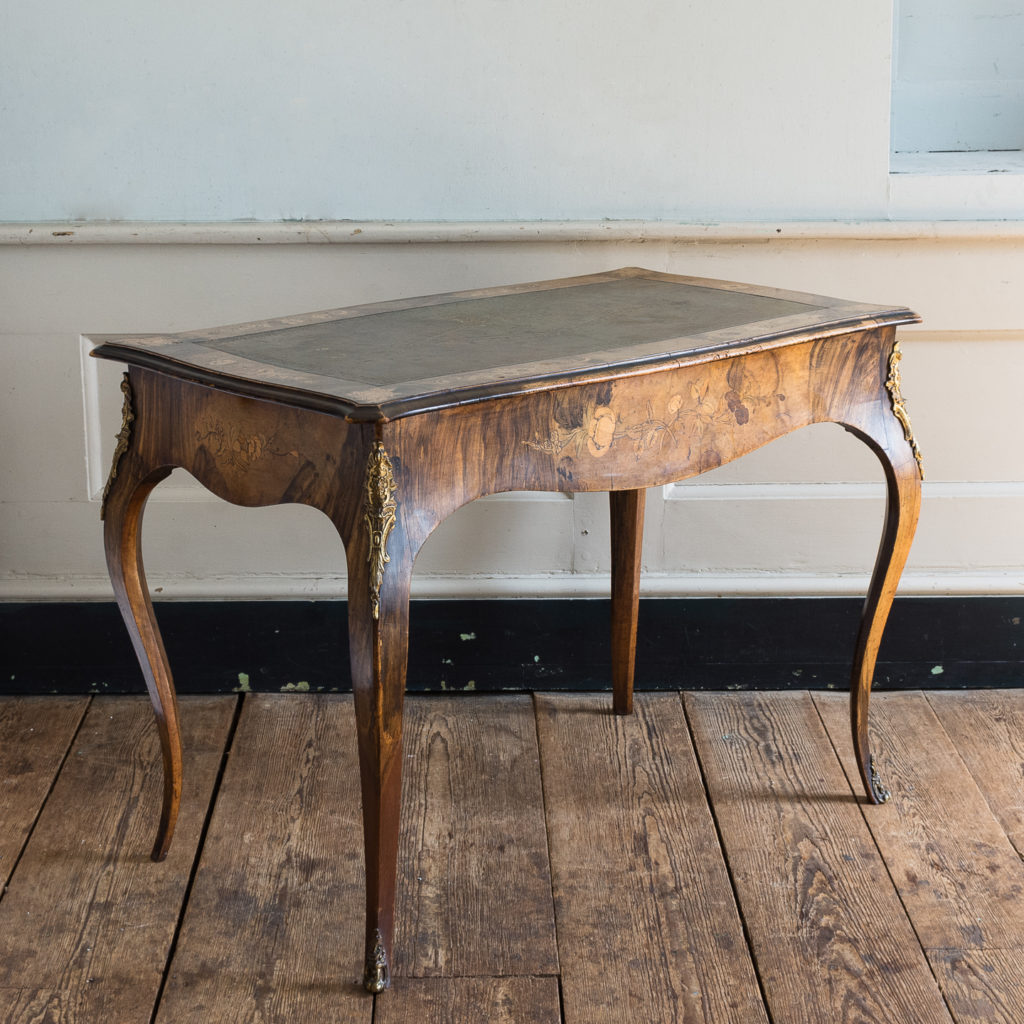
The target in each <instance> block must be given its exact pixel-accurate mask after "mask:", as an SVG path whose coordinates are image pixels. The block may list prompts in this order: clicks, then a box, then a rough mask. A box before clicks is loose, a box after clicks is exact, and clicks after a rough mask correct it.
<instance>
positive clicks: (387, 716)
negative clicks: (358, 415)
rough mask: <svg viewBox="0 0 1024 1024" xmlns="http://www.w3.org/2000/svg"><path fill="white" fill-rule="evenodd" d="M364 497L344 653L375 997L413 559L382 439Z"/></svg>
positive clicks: (392, 836) (390, 880)
mask: <svg viewBox="0 0 1024 1024" xmlns="http://www.w3.org/2000/svg"><path fill="white" fill-rule="evenodd" d="M364 495H365V506H364V509H363V510H362V511H363V514H362V515H361V517H360V520H359V522H358V525H357V526H356V529H355V531H354V534H353V536H352V537H351V539H350V542H349V543H348V544H347V545H346V548H347V557H348V626H349V649H350V656H351V663H352V690H353V693H354V696H355V706H356V728H357V730H358V736H359V769H360V780H361V784H362V795H363V842H364V850H365V856H366V968H365V974H364V978H363V983H364V985H365V987H366V988H367V990H368V991H370V992H374V993H376V992H382V991H383V990H384V989H386V988H387V987H388V986H389V985H390V984H391V948H392V947H391V942H392V936H393V934H394V921H395V873H396V870H397V865H398V829H399V807H400V803H401V795H402V704H403V699H404V695H405V672H406V662H407V652H408V646H409V584H410V578H411V575H412V558H411V556H410V555H409V554H408V552H407V551H406V549H405V546H404V544H403V540H404V535H403V531H402V530H401V527H400V525H399V524H398V516H399V506H398V499H397V497H396V495H397V486H396V483H395V479H394V475H393V467H392V465H391V461H390V459H389V458H388V456H387V453H386V452H385V450H384V448H383V446H382V445H381V444H380V443H379V442H378V443H376V444H375V445H374V446H373V448H372V450H371V452H370V457H369V461H368V466H367V478H366V484H365V487H364ZM396 527H397V529H396ZM392 531H394V534H393V533H392Z"/></svg>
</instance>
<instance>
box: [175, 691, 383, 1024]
mask: <svg viewBox="0 0 1024 1024" xmlns="http://www.w3.org/2000/svg"><path fill="white" fill-rule="evenodd" d="M359 799H360V798H359V767H358V758H357V755H356V731H355V716H354V712H353V706H352V698H351V697H350V696H348V697H346V696H329V695H321V694H317V695H316V696H313V695H290V694H288V695H271V694H266V695H264V694H258V695H253V696H250V697H248V698H246V701H245V704H244V706H243V708H242V714H241V717H240V719H239V722H238V728H237V730H236V732H235V736H234V740H233V742H232V745H231V755H230V757H229V759H228V763H227V766H226V768H225V770H224V777H223V780H222V782H221V786H220V790H219V792H218V795H217V804H216V807H215V809H214V813H213V817H212V819H211V821H210V827H209V832H208V834H207V837H206V843H205V845H204V847H203V853H202V858H201V860H200V862H199V869H198V871H197V872H196V877H195V882H194V884H193V887H192V894H191V898H190V899H189V905H188V910H187V913H186V914H185V919H184V922H183V925H182V929H181V935H180V937H179V939H178V945H177V949H176V951H175V955H174V959H173V961H172V963H171V968H170V973H169V974H168V977H167V984H166V988H165V990H164V994H163V999H162V1001H161V1004H160V1013H159V1015H158V1017H157V1021H158V1024H179V1022H181V1021H191V1020H195V1021H202V1022H203V1024H228V1022H236V1024H270V1022H281V1024H286V1022H291V1021H304V1020H311V1021H312V1020H315V1021H317V1022H318V1024H370V1020H371V1017H372V1013H373V1000H372V999H371V998H370V997H368V996H367V994H366V993H365V992H364V991H363V989H362V986H361V984H360V981H361V978H362V955H363V923H362V922H363V913H364V908H365V903H364V899H363V849H362V819H361V816H360V810H359V807H360V803H359Z"/></svg>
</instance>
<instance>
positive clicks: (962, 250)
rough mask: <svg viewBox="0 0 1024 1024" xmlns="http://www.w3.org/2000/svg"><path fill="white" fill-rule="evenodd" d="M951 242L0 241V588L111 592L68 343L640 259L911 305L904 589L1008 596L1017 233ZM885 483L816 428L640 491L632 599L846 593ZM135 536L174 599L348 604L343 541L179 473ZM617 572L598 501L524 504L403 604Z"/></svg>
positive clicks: (93, 385) (1018, 463)
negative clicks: (233, 501)
mask: <svg viewBox="0 0 1024 1024" xmlns="http://www.w3.org/2000/svg"><path fill="white" fill-rule="evenodd" d="M535 227H536V226H535ZM963 229H964V226H963V225H952V226H946V227H943V226H941V225H935V226H932V229H931V233H932V235H933V237H930V238H902V239H900V238H895V239H888V238H885V237H882V238H880V239H879V238H876V239H872V238H871V237H852V238H843V237H830V233H832V234H838V235H842V234H843V233H844V229H843V228H842V227H838V228H837V227H834V226H832V225H819V226H818V228H817V230H816V231H815V230H813V229H810V228H807V227H805V228H803V229H801V230H800V231H798V232H796V234H797V235H798V237H794V238H789V237H787V235H786V234H785V233H783V234H782V235H781V236H776V237H775V238H774V239H770V240H766V239H765V238H760V237H758V238H748V240H747V241H742V240H738V239H735V238H734V239H733V240H731V241H730V240H725V241H717V240H714V238H710V239H709V238H708V237H706V236H705V237H701V234H700V232H697V233H695V234H694V235H693V236H692V237H689V238H683V239H680V240H677V241H671V240H651V241H647V242H642V243H641V242H627V241H616V242H586V243H578V244H573V243H569V242H557V241H554V242H537V241H529V242H527V241H520V242H503V243H487V242H452V243H448V244H436V243H424V244H394V245H391V244H373V243H370V244H330V243H324V244H297V245H296V244H284V245H279V244H273V243H256V242H254V243H253V244H250V245H240V244H234V245H219V244H210V243H207V244H194V245H180V244H173V245H172V244H153V245H127V244H125V245H120V244H102V245H90V244H85V245H81V244H79V243H77V242H72V243H70V244H62V243H59V242H57V243H54V244H42V245H25V246H17V245H7V246H2V247H0V280H2V281H3V282H4V286H5V289H6V295H5V298H4V301H3V303H2V305H3V308H4V311H5V312H4V319H5V324H6V326H5V333H4V334H3V335H2V337H0V380H2V381H3V382H4V383H3V388H4V400H3V403H2V405H0V436H3V437H4V438H5V441H6V443H5V444H4V446H3V455H2V458H0V494H2V495H3V504H2V506H0V528H2V531H3V535H2V547H3V563H4V564H3V575H2V576H0V595H3V596H5V597H8V598H33V597H38V598H53V597H73V596H76V595H77V596H83V597H99V596H105V595H107V594H108V593H109V591H108V585H107V583H106V577H105V572H104V568H103V561H102V546H101V542H100V529H99V520H98V515H99V504H98V497H99V494H100V491H101V489H102V482H103V479H104V477H105V474H106V470H107V466H108V464H109V459H110V455H111V451H112V448H113V439H114V436H115V434H116V432H117V428H118V426H119V423H120V405H121V403H120V394H119V392H118V387H117V385H118V379H119V372H118V368H117V367H116V366H115V365H113V364H108V363H100V362H98V361H96V360H84V359H83V357H82V353H81V344H80V338H79V335H80V333H82V332H86V331H94V332H122V331H128V330H137V331H168V330H181V329H185V328H188V327H198V326H201V325H203V324H215V323H231V322H237V321H239V320H244V319H248V318H259V317H263V316H271V315H275V314H284V313H289V312H296V311H301V310H305V309H317V308H325V307H329V306H333V305H339V304H348V303H355V302H364V301H373V300H377V299H382V298H385V297H395V296H400V295H413V294H424V293H429V292H435V291H445V290H449V289H452V288H467V287H477V286H486V285H493V284H497V283H500V282H511V281H525V280H531V279H539V278H550V277H557V276H561V275H568V274H582V273H587V272H591V271H595V270H600V269H607V268H611V267H616V266H623V265H630V264H633V265H636V264H641V265H645V266H649V267H652V268H654V269H658V270H665V271H669V272H676V273H689V274H694V273H699V274H703V275H709V276H714V277H721V278H726V279H733V280H748V281H759V282H762V283H765V284H768V285H776V286H779V287H788V288H795V287H800V288H803V289H807V290H811V291H815V292H821V293H824V294H840V295H843V296H847V297H850V298H855V299H865V300H868V301H877V302H880V303H887V302H905V303H907V304H909V305H911V306H913V307H915V308H916V309H918V310H919V311H920V312H921V313H922V314H923V315H924V316H925V319H926V324H925V325H924V327H922V328H911V329H908V330H907V331H906V332H905V333H904V339H905V341H904V348H905V350H906V356H905V361H904V374H903V376H904V393H905V395H906V397H907V399H908V403H909V408H910V411H911V415H912V417H913V421H914V426H915V431H916V433H917V436H918V439H919V441H920V443H921V445H922V448H923V449H924V455H925V464H926V467H927V471H928V480H927V482H926V484H925V505H924V512H923V514H922V518H921V526H920V531H919V535H918V539H917V542H916V545H915V548H914V551H913V553H912V555H911V563H910V569H909V572H908V576H907V580H906V587H905V589H906V590H907V591H908V592H910V591H916V592H928V593H930V592H997V593H998V592H1003V591H1006V592H1011V591H1018V590H1020V589H1022V588H1024V535H1022V532H1021V531H1020V529H1019V525H1018V524H1019V523H1020V522H1021V521H1024V448H1022V446H1021V445H1019V444H1017V443H1016V440H1015V439H1016V437H1017V435H1018V433H1019V426H1018V423H1019V410H1020V405H1021V400H1020V382H1021V380H1024V323H1022V320H1021V303H1020V298H1019V297H1020V295H1022V294H1024V259H1022V253H1021V241H1020V234H1019V233H1018V235H1017V237H1014V236H1012V235H1011V236H1010V237H1006V238H1002V239H1000V238H999V237H992V235H991V233H988V234H987V235H982V236H980V237H976V236H972V235H970V234H968V233H966V232H965V231H964V230H963ZM125 230H126V233H127V231H128V230H129V229H125ZM130 230H137V229H130ZM232 230H233V229H232ZM254 230H256V229H254ZM272 230H273V229H271V231H272ZM537 230H540V228H537ZM370 233H372V227H371V226H369V225H368V226H367V234H370ZM847 233H852V234H853V235H855V236H856V235H857V234H858V232H856V231H853V232H847ZM859 233H860V234H861V235H862V236H868V235H869V234H870V226H869V228H868V229H862V230H861V231H860V232H859ZM919 233H920V234H923V232H919ZM944 234H945V235H946V237H943V235H944ZM800 235H805V236H809V237H799V236H800ZM357 237H358V236H357ZM83 424H84V426H83ZM880 481H881V473H880V469H879V467H878V466H877V464H876V463H875V461H874V459H873V457H872V456H870V454H869V453H868V452H867V449H865V448H864V447H863V446H861V445H860V444H859V443H858V442H857V441H856V440H854V439H853V438H852V437H851V436H849V435H847V434H846V433H844V432H843V431H842V430H841V429H839V428H837V427H832V426H827V425H823V426H818V427H813V428H808V429H806V430H804V431H801V432H798V433H797V434H795V435H792V436H791V437H789V438H786V439H783V440H782V441H779V442H776V443H774V444H773V445H770V446H769V447H767V448H765V449H762V450H761V451H760V452H757V453H754V454H752V455H750V456H748V457H746V458H744V459H742V460H739V461H737V462H735V463H733V464H731V465H729V466H726V467H723V468H722V469H720V470H717V471H715V472H713V473H710V474H707V475H705V476H703V477H701V478H699V479H697V480H695V481H692V482H688V483H685V484H682V485H678V486H674V487H669V488H666V489H664V490H657V491H654V492H652V493H651V495H650V498H649V511H648V523H647V527H648V528H647V538H646V548H645V566H646V569H647V573H648V575H647V577H646V580H645V588H646V591H647V592H648V593H662V594H677V593H678V594H685V593H709V592H710V593H718V592H725V593H756V594H775V593H848V592H857V591H858V590H860V589H862V588H863V587H864V585H865V575H866V573H867V571H868V569H869V568H870V565H871V563H872V560H873V557H874V551H875V547H876V546H877V540H878V534H879V530H880V525H881V510H882V492H881V485H880ZM145 535H146V540H147V546H146V552H147V563H148V568H149V576H150V581H151V583H152V585H153V586H154V587H159V588H162V593H163V594H164V595H165V596H171V597H192V596H217V595H232V594H233V595H244V596H247V597H272V596H309V595H317V594H337V593H341V592H343V584H342V579H343V576H344V556H343V553H342V551H341V549H340V546H339V544H338V542H337V540H336V538H335V536H334V533H333V528H332V527H331V526H330V524H329V523H328V522H327V520H326V519H324V518H322V517H321V516H320V515H319V513H316V512H314V511H312V510H309V509H305V508H292V507H289V508H275V509H263V510H251V509H236V508H233V507H231V506H228V505H224V504H222V503H220V502H218V501H216V499H214V498H212V497H210V496H209V495H207V494H206V493H205V492H203V491H202V490H201V489H199V488H198V486H196V485H194V484H191V483H190V481H188V479H187V478H183V479H180V480H179V479H178V478H177V475H175V477H172V479H171V480H169V481H167V482H166V483H164V484H162V485H161V487H160V488H158V489H157V491H156V493H155V494H154V497H153V498H152V499H151V503H150V511H149V512H148V513H147V521H146V534H145ZM607 569H608V528H607V510H606V502H605V500H604V497H603V496H602V495H581V496H578V497H576V498H575V499H569V498H565V497H561V496H557V495H552V496H533V497H526V496H518V495H514V496H508V497H499V498H493V499H485V500H483V501H480V502H477V503H475V504H473V505H471V506H469V507H467V508H465V509H462V510H460V511H459V512H458V513H456V515H455V516H453V517H452V518H451V519H450V520H449V521H448V522H447V523H446V524H445V525H444V526H442V528H441V529H440V530H439V531H438V532H437V533H436V534H435V535H434V536H433V537H432V538H431V539H430V540H429V541H428V543H427V546H426V548H425V549H424V551H423V553H422V555H421V559H420V561H419V562H418V564H417V576H416V593H417V594H419V595H421V596H423V595H437V596H445V595H472V594H479V595H503V594H543V593H551V594H569V593H585V594H593V593H601V592H603V591H604V589H605V588H606V586H607V577H606V576H602V575H601V574H602V573H604V572H606V571H607Z"/></svg>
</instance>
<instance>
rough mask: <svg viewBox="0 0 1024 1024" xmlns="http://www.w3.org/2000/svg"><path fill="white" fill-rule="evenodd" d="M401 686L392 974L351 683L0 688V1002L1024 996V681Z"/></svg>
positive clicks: (213, 1017)
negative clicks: (846, 685)
mask: <svg viewBox="0 0 1024 1024" xmlns="http://www.w3.org/2000/svg"><path fill="white" fill-rule="evenodd" d="M609 709H610V695H596V696H591V695H583V696H580V695H564V696H563V695H553V694H538V695H536V696H535V697H533V698H531V697H529V696H496V697H484V696H479V697H415V698H409V700H408V702H407V712H406V730H405V732H406V741H405V742H406V749H405V773H406V774H405V784H404V788H403V804H404V806H403V833H402V839H401V850H400V865H401V867H400V872H401V874H400V877H399V885H398V900H397V925H396V931H397V936H396V942H397V950H396V955H395V965H394V968H395V971H394V973H395V979H394V983H393V986H392V988H391V990H390V991H388V992H386V993H384V994H383V995H381V996H377V997H371V996H369V995H367V994H365V993H364V992H363V991H362V989H361V988H360V986H359V976H360V958H361V949H360V944H361V937H362V920H361V915H362V875H363V867H362V842H361V826H360V811H359V780H358V766H357V762H356V754H355V723H354V716H353V711H352V702H351V697H345V696H329V695H316V696H313V695H307V694H303V695H291V694H286V695H279V696H277V695H265V694H250V695H246V696H238V697H233V696H228V697H187V698H184V699H183V700H182V721H183V732H184V739H185V744H186V774H185V790H184V799H183V808H182V815H181V818H180V819H179V823H178V830H177V834H176V836H175V841H174V844H173V845H172V848H171V853H170V856H169V857H168V858H167V860H166V861H165V862H164V863H162V864H153V863H151V862H150V861H149V859H148V851H149V846H150V842H151V838H152V830H153V828H154V827H155V824H156V818H157V811H158V805H159V799H160V759H159V750H158V743H157V738H156V730H155V727H154V725H153V721H152V714H151V712H150V709H149V705H148V703H147V702H146V701H145V700H144V699H140V698H134V697H91V698H90V697H82V698H64V697H62V698H57V697H54V698H0V882H2V884H3V889H2V893H0V1024H23V1022H24V1024H97V1022H102V1024H107V1022H111V1024H180V1022H185V1024H189V1022H197V1024H226V1022H232V1024H243V1022H244V1024H254V1022H256V1024H272V1022H280V1024H291V1022H295V1021H305V1020H315V1021H317V1022H324V1024H331V1022H353V1024H354V1022H359V1024H426V1022H429V1024H433V1022H453V1024H463V1022H473V1024H477V1022H485V1024H486V1022H494V1024H513V1022H521V1024H558V1022H564V1024H613V1022H614V1024H627V1022H628V1024H633V1022H641V1024H669V1022H677V1021H679V1022H698V1021H700V1022H706V1024H832V1022H837V1024H940V1022H942V1024H954V1022H956V1024H976V1022H982V1021H984V1022H999V1024H1021V1022H1022V1021H1024V689H1021V690H1001V691H996V690H993V691H971V692H966V693H956V692H942V693H898V694H879V695H876V696H875V698H874V700H873V702H872V730H873V734H874V741H873V742H874V747H875V750H876V761H877V763H878V766H879V769H880V772H881V774H882V777H883V780H884V781H885V783H886V784H887V785H888V786H889V788H890V789H891V790H892V792H893V798H892V800H891V801H890V802H889V803H888V804H886V805H884V806H882V807H871V806H868V805H866V804H865V803H864V801H863V799H862V798H861V795H860V792H859V786H858V785H857V779H856V765H855V764H854V761H853V757H852V751H851V747H850V738H849V735H848V733H849V725H848V717H847V711H846V702H845V699H843V698H842V697H840V696H838V695H832V694H827V695H826V694H820V693H814V694H812V693H793V692H786V693H718V694H708V693H700V694H697V693H686V694H678V693H660V694H638V695H637V697H636V712H635V714H634V715H632V716H630V717H627V718H617V717H615V716H613V715H611V714H610V711H609Z"/></svg>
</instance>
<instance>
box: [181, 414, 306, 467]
mask: <svg viewBox="0 0 1024 1024" xmlns="http://www.w3.org/2000/svg"><path fill="white" fill-rule="evenodd" d="M196 441H198V442H199V444H201V445H203V446H204V447H205V448H206V450H207V451H208V452H209V453H210V455H212V456H213V458H214V459H215V460H216V461H217V462H218V463H221V464H225V465H228V466H231V467H232V468H234V469H248V468H249V467H250V466H251V465H252V464H253V463H254V462H258V461H259V460H260V459H262V458H264V457H265V456H267V455H276V456H284V455H297V454H298V453H297V452H295V451H286V450H284V449H282V448H280V447H278V446H277V445H275V444H274V438H273V437H268V436H267V435H266V434H251V433H249V432H247V431H244V430H240V429H239V428H238V427H237V426H235V425H234V424H233V423H228V424H223V423H221V422H219V421H213V420H211V421H209V422H206V423H201V424H200V425H199V426H198V427H197V428H196Z"/></svg>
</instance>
